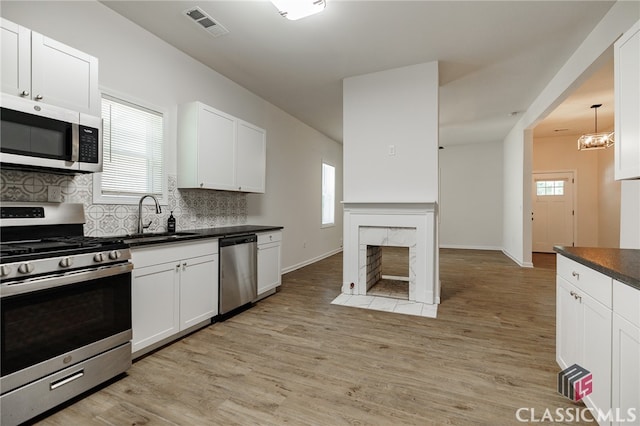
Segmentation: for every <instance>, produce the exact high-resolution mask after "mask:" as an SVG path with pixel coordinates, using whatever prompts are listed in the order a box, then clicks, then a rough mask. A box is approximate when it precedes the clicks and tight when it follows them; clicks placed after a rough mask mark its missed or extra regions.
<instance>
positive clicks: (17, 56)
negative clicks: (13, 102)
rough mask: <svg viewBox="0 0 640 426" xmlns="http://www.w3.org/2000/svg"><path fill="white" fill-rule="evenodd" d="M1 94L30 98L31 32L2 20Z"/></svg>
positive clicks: (0, 22)
mask: <svg viewBox="0 0 640 426" xmlns="http://www.w3.org/2000/svg"><path fill="white" fill-rule="evenodd" d="M0 24H1V25H2V28H1V29H2V37H0V40H2V50H1V51H0V52H1V53H2V61H1V63H0V64H1V66H2V68H1V69H0V70H1V72H2V74H0V77H1V78H2V92H3V93H8V94H10V95H15V96H27V97H29V98H30V97H31V93H30V92H31V31H29V30H28V29H27V28H25V27H21V26H20V25H18V24H14V23H13V22H11V21H7V20H6V19H2V21H0Z"/></svg>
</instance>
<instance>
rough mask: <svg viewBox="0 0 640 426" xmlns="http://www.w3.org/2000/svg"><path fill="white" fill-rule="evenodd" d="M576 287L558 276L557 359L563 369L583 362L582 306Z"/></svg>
mask: <svg viewBox="0 0 640 426" xmlns="http://www.w3.org/2000/svg"><path fill="white" fill-rule="evenodd" d="M574 294H576V288H575V287H574V286H573V285H571V284H569V283H568V282H567V281H566V280H565V279H564V278H561V277H559V276H558V277H557V278H556V361H557V362H558V364H559V365H560V368H561V369H563V370H564V369H565V368H567V367H569V366H571V365H573V364H580V363H581V362H582V355H581V350H582V334H581V333H579V329H580V324H579V321H580V316H581V315H582V313H581V307H580V305H579V304H578V303H576V299H575V297H574Z"/></svg>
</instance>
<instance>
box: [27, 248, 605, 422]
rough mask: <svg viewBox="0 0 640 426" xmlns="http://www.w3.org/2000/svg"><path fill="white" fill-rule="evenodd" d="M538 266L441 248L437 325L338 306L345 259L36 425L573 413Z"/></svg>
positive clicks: (550, 263)
mask: <svg viewBox="0 0 640 426" xmlns="http://www.w3.org/2000/svg"><path fill="white" fill-rule="evenodd" d="M534 264H535V265H536V267H535V268H533V269H523V268H520V267H518V266H517V265H515V264H514V263H513V262H512V261H510V260H509V259H508V258H506V257H505V256H504V255H503V254H501V253H499V252H491V251H473V250H441V281H442V304H441V305H440V307H439V311H438V318H437V319H429V318H422V317H416V316H408V315H401V314H394V313H388V312H380V311H371V310H363V309H357V308H349V307H344V306H336V305H331V304H330V302H331V301H332V300H333V299H334V298H335V297H336V296H337V295H338V294H339V292H340V287H341V282H342V255H341V254H338V255H335V256H332V257H330V258H328V259H325V260H323V261H320V262H318V263H315V264H313V265H310V266H308V267H305V268H302V269H299V270H297V271H294V272H292V273H289V274H286V275H285V276H284V277H283V285H282V287H281V290H280V291H279V292H278V293H277V294H275V295H273V296H271V297H269V298H267V299H265V300H263V301H261V302H259V303H258V304H257V305H256V306H254V307H253V308H252V309H250V310H248V311H245V312H243V313H241V314H239V315H237V316H235V317H233V318H231V319H229V320H227V321H225V322H222V323H216V324H213V325H211V326H209V327H207V328H205V329H203V330H200V331H198V332H196V333H194V334H192V335H190V336H188V337H186V338H184V339H182V340H180V341H178V342H176V343H174V344H171V345H169V346H166V347H164V348H162V349H160V350H158V351H156V352H154V353H152V354H150V355H148V356H146V357H144V358H142V359H140V360H138V361H137V362H135V363H134V365H133V367H132V368H131V369H130V370H129V371H128V374H127V376H126V377H123V378H121V379H120V380H118V381H116V382H114V383H111V384H109V385H108V386H106V387H103V388H102V389H100V390H98V391H97V392H94V393H92V394H90V395H88V396H86V397H85V398H83V399H81V400H79V401H77V402H75V403H73V404H70V405H68V406H66V407H65V408H63V409H61V410H59V411H57V412H55V413H53V414H51V415H50V416H49V417H46V418H44V419H40V422H39V424H42V425H65V426H68V425H145V424H148V425H176V424H177V425H232V424H240V425H283V424H290V425H341V424H351V425H364V424H367V425H387V424H388V425H398V424H412V425H430V424H433V425H436V424H437V425H440V424H452V425H462V424H485V425H508V424H518V422H517V419H516V417H515V413H516V410H518V409H519V408H523V407H531V408H533V409H535V415H536V416H541V415H542V414H543V412H544V410H545V409H550V410H555V409H556V408H569V407H571V408H572V409H574V410H575V408H577V407H581V405H574V404H573V403H572V402H571V401H569V400H567V399H565V398H564V397H562V396H560V395H558V394H557V393H556V377H557V373H558V370H559V367H558V365H557V364H556V362H555V286H554V282H555V278H554V274H555V269H554V268H555V266H554V256H553V255H535V256H534ZM150 303H153V302H152V301H150ZM530 413H531V412H530V411H525V412H521V414H523V416H525V417H530ZM571 424H579V423H571ZM589 424H593V423H589Z"/></svg>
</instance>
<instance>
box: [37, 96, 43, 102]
mask: <svg viewBox="0 0 640 426" xmlns="http://www.w3.org/2000/svg"><path fill="white" fill-rule="evenodd" d="M42 99H44V98H43V97H42V95H36V101H41V100H42Z"/></svg>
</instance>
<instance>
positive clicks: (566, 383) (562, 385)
mask: <svg viewBox="0 0 640 426" xmlns="http://www.w3.org/2000/svg"><path fill="white" fill-rule="evenodd" d="M591 392H593V375H592V374H591V372H590V371H588V370H586V369H584V368H582V367H580V366H579V365H578V364H573V365H572V366H571V367H569V368H566V369H564V370H562V371H561V372H560V373H558V393H560V394H562V395H564V396H566V397H567V398H569V399H570V400H572V401H580V400H581V399H582V398H584V397H585V396H587V395H589V394H591Z"/></svg>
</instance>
